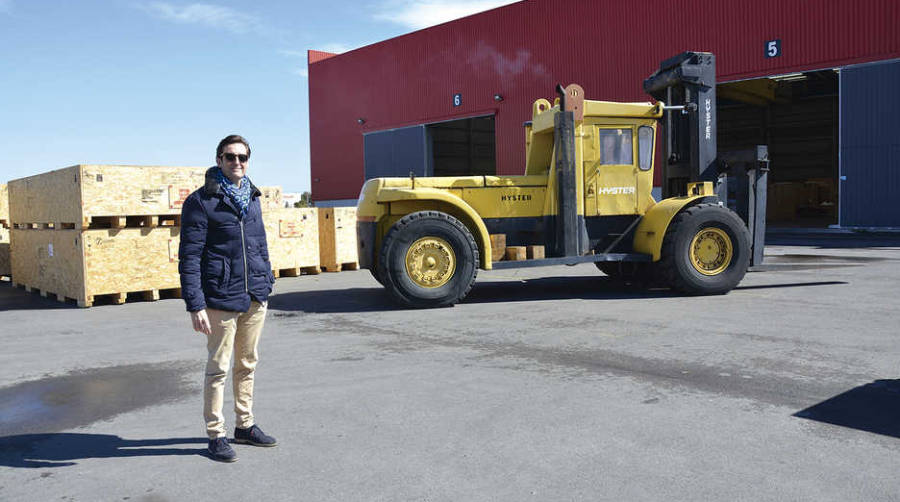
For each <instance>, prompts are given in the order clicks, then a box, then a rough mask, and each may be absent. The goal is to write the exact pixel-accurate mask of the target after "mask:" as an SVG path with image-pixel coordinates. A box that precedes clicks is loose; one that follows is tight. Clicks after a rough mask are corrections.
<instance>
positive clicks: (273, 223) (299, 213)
mask: <svg viewBox="0 0 900 502" xmlns="http://www.w3.org/2000/svg"><path fill="white" fill-rule="evenodd" d="M263 222H264V223H265V226H266V244H267V246H268V248H269V261H271V263H272V269H273V270H272V271H273V273H274V274H275V277H281V276H287V277H296V276H298V275H300V274H302V273H305V274H318V273H319V271H320V270H319V220H318V215H317V213H316V210H315V209H314V208H302V209H301V208H280V209H267V210H263Z"/></svg>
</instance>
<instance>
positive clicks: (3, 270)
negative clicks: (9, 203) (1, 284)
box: [0, 225, 12, 277]
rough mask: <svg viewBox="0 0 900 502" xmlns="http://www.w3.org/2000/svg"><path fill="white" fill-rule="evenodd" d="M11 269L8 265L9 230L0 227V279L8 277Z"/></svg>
mask: <svg viewBox="0 0 900 502" xmlns="http://www.w3.org/2000/svg"><path fill="white" fill-rule="evenodd" d="M11 271H12V268H11V266H10V263H9V229H8V228H6V227H4V226H3V225H0V277H4V276H5V277H9V276H10V274H11Z"/></svg>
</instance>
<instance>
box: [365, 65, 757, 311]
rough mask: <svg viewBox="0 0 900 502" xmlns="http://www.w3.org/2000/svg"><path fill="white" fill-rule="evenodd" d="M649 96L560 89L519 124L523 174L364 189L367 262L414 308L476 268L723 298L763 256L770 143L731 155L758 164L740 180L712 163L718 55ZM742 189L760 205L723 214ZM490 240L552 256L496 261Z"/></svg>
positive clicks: (674, 72) (679, 68)
mask: <svg viewBox="0 0 900 502" xmlns="http://www.w3.org/2000/svg"><path fill="white" fill-rule="evenodd" d="M644 89H645V91H646V92H647V93H648V94H650V95H651V96H653V97H654V98H656V100H657V102H655V103H653V102H647V103H615V102H607V101H592V100H587V99H584V92H583V90H582V88H581V87H580V86H578V85H577V84H571V85H569V86H568V87H565V88H563V87H562V86H561V85H558V86H557V93H558V97H557V98H556V99H555V100H554V103H553V104H551V103H550V102H549V101H548V100H546V99H538V100H537V101H535V102H534V104H533V106H532V120H531V121H529V122H526V124H525V148H526V163H525V175H524V176H461V177H419V178H417V177H415V176H410V177H408V178H374V179H371V180H368V181H367V182H366V183H365V185H364V186H363V188H362V191H361V193H360V197H359V205H358V216H357V217H358V223H357V225H358V226H357V234H358V247H359V249H358V251H359V262H360V266H361V267H363V268H368V269H369V270H370V271H371V272H372V274H373V276H374V277H375V279H376V280H378V282H379V283H381V284H382V285H383V286H384V287H385V288H386V289H387V290H388V291H390V293H391V294H392V296H393V297H394V298H395V299H396V300H398V301H399V302H400V303H401V304H404V305H407V306H412V307H439V306H448V305H453V304H455V303H457V302H459V301H461V300H462V299H463V298H465V296H466V295H467V294H468V292H469V291H470V290H471V289H472V286H473V284H474V282H475V277H476V275H477V272H478V269H479V268H480V269H484V270H491V269H504V268H517V267H536V266H545V265H559V264H566V265H574V264H577V263H586V262H593V263H595V264H596V265H597V267H598V268H599V269H600V270H602V271H603V272H604V273H606V274H607V275H610V276H613V277H616V278H620V279H625V280H633V281H640V282H645V283H654V284H660V285H664V286H668V287H671V288H674V289H676V290H678V291H681V292H683V293H686V294H691V295H713V294H724V293H727V292H728V291H730V290H731V289H732V288H734V287H735V286H736V285H737V284H738V283H739V282H740V281H741V279H742V278H743V277H744V274H745V272H746V271H747V269H748V266H750V265H751V262H753V263H761V260H762V247H763V238H762V236H763V234H764V231H765V230H764V225H765V222H764V220H761V218H760V217H759V215H760V214H761V215H763V216H764V215H765V171H766V170H767V169H766V164H765V162H766V159H765V151H764V150H765V148H764V147H761V148H760V149H759V151H758V152H756V157H757V158H752V157H753V154H751V155H750V157H751V158H749V159H747V158H746V155H745V156H743V157H741V156H738V157H736V158H738V160H743V161H746V162H745V164H742V165H746V166H749V167H750V169H748V170H747V172H742V173H741V174H739V175H735V174H733V173H729V171H733V170H734V164H733V165H730V166H729V165H727V164H725V163H724V162H721V161H720V160H718V159H717V152H716V119H715V113H716V98H715V58H714V56H713V55H712V54H710V53H703V52H686V53H683V54H680V55H678V56H676V57H673V58H671V59H668V60H666V61H664V62H663V63H661V65H660V68H659V70H657V71H656V72H655V73H653V75H651V76H650V77H649V78H648V79H647V80H645V82H644ZM673 103H677V104H673ZM661 122H663V124H664V125H663V131H664V132H665V133H666V134H665V135H666V147H665V155H666V160H665V168H664V170H663V186H662V195H663V199H662V200H660V201H656V200H655V199H654V198H653V196H652V193H651V191H652V189H653V170H654V153H655V138H656V135H657V130H658V126H659V124H660V123H661ZM723 174H724V175H729V174H730V176H721V177H720V175H723ZM748 176H749V178H748ZM728 179H732V180H742V181H745V182H743V184H740V183H734V182H732V183H730V184H729V183H727V180H728ZM748 179H749V180H750V181H749V182H746V180H748ZM737 185H740V186H743V187H744V195H743V199H747V198H749V199H752V203H750V204H749V206H750V209H749V211H750V212H749V214H747V211H746V207H747V206H748V204H744V205H743V206H744V207H745V211H744V212H745V214H744V220H742V219H741V217H740V216H739V215H738V214H737V213H736V212H734V211H732V210H731V209H729V208H728V207H727V205H726V204H727V203H728V201H729V195H728V194H729V193H730V194H731V195H730V197H735V198H732V199H730V200H732V202H733V201H734V200H743V199H742V197H741V196H735V194H734V187H735V186H737ZM748 187H749V188H748ZM717 189H718V190H719V194H718V195H717ZM729 190H731V191H730V192H729ZM720 195H721V198H720ZM760 211H761V212H760ZM760 222H761V225H760ZM748 225H749V228H748ZM492 236H494V237H495V239H494V242H495V243H499V242H502V240H500V239H496V236H503V237H504V240H505V244H506V246H516V247H531V248H532V249H537V250H543V251H544V252H543V253H537V254H538V256H537V257H535V258H533V259H526V260H502V259H500V260H496V261H495V260H494V259H492V258H493V256H492V255H493V252H492V251H493V246H494V244H492ZM541 254H543V255H544V257H540V255H541ZM497 258H500V257H497Z"/></svg>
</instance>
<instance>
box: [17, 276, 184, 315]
mask: <svg viewBox="0 0 900 502" xmlns="http://www.w3.org/2000/svg"><path fill="white" fill-rule="evenodd" d="M11 282H12V287H14V288H22V289H24V290H25V292H26V293H38V294H40V295H41V297H43V298H54V299H56V300H57V301H58V302H60V303H74V304H75V305H78V306H79V307H82V308H88V307H92V306H94V304H96V303H105V304H112V305H122V304H124V303H126V302H134V301H152V302H155V301H159V300H160V299H171V298H181V288H167V289H150V290H143V291H128V292H120V293H106V294H102V295H89V296H87V297H86V298H84V299H78V298H73V297H71V296H66V295H64V294H62V293H56V292H53V291H49V290H46V289H40V288H35V287H32V286H29V285H27V284H19V283H17V282H15V281H11Z"/></svg>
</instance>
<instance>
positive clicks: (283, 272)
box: [272, 267, 321, 278]
mask: <svg viewBox="0 0 900 502" xmlns="http://www.w3.org/2000/svg"><path fill="white" fill-rule="evenodd" d="M319 273H321V270H319V267H294V268H282V269H278V270H273V271H272V274H274V275H275V277H276V278H278V277H300V276H301V275H318V274H319Z"/></svg>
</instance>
